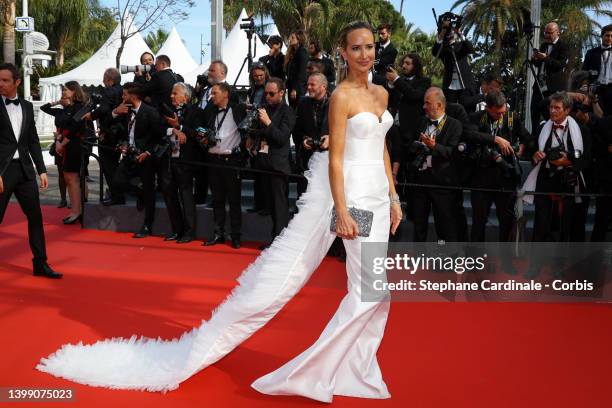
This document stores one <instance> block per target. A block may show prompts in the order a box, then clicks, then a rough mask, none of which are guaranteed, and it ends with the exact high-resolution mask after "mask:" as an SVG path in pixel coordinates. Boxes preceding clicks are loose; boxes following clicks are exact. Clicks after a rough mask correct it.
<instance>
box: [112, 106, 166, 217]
mask: <svg viewBox="0 0 612 408" xmlns="http://www.w3.org/2000/svg"><path fill="white" fill-rule="evenodd" d="M130 117H131V113H128V114H127V115H122V116H118V117H117V118H116V120H118V121H122V122H123V123H124V128H125V129H126V132H125V133H124V134H123V135H122V138H121V141H123V142H129V134H128V133H127V131H128V128H129V121H130ZM133 126H134V144H135V146H136V148H137V149H138V150H139V151H141V152H149V153H150V154H153V153H154V152H155V148H156V146H157V145H158V144H159V143H160V141H161V136H162V130H163V124H162V121H161V118H160V115H159V113H158V112H157V111H156V110H155V109H154V108H153V107H151V106H149V105H147V104H146V103H142V102H141V103H140V107H139V109H138V112H137V114H136V116H135V123H134V125H133ZM155 161H156V159H155V158H154V157H153V156H149V157H148V158H146V159H145V160H144V161H143V162H142V163H134V162H132V161H131V160H127V159H125V158H124V159H123V160H121V163H119V167H118V168H117V171H116V172H115V177H114V179H113V187H114V188H115V190H116V191H122V192H124V191H133V190H134V186H132V185H130V178H131V177H132V176H133V175H138V176H139V177H140V178H141V180H142V190H137V192H138V193H139V194H141V199H142V200H143V202H144V207H145V219H144V224H145V225H146V226H148V227H149V228H151V227H152V225H153V218H154V216H155V172H156V168H157V165H156V163H155Z"/></svg>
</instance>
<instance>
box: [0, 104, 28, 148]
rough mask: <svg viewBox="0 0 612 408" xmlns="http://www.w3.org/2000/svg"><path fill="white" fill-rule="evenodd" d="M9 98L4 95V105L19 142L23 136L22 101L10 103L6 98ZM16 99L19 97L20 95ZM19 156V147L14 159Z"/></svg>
mask: <svg viewBox="0 0 612 408" xmlns="http://www.w3.org/2000/svg"><path fill="white" fill-rule="evenodd" d="M7 99H8V98H7V97H5V96H3V97H2V102H4V106H6V112H7V113H8V116H9V119H10V120H11V127H12V128H13V133H14V134H15V139H17V143H19V137H20V136H21V123H22V122H23V112H22V110H21V103H20V104H19V105H14V104H12V103H11V104H8V105H7V103H6V100H7ZM16 99H19V98H18V97H17V98H16ZM18 158H19V149H17V150H15V154H14V155H13V159H18Z"/></svg>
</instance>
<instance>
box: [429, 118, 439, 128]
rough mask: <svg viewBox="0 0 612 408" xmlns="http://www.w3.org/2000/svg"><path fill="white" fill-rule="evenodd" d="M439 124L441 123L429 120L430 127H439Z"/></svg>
mask: <svg viewBox="0 0 612 408" xmlns="http://www.w3.org/2000/svg"><path fill="white" fill-rule="evenodd" d="M439 123H440V122H438V121H437V120H431V119H430V120H429V126H436V127H437V126H438V124H439Z"/></svg>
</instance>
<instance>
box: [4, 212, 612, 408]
mask: <svg viewBox="0 0 612 408" xmlns="http://www.w3.org/2000/svg"><path fill="white" fill-rule="evenodd" d="M64 216H66V210H57V209H55V208H51V207H45V208H44V219H45V228H46V233H47V245H48V252H49V258H50V262H51V264H52V266H53V267H54V268H55V269H57V270H58V271H61V272H63V273H64V274H65V276H64V279H62V280H59V281H54V280H48V279H43V278H35V277H33V276H32V275H31V260H30V257H31V255H30V251H29V248H28V245H27V239H26V237H27V233H26V231H27V229H26V222H25V217H24V216H23V215H22V213H21V211H20V209H19V207H18V206H17V205H15V204H11V205H10V208H9V210H8V212H7V214H6V216H5V219H4V222H3V223H2V225H1V226H0V280H1V283H0V333H1V334H0V348H1V350H2V351H1V353H0V354H1V356H2V357H1V369H0V387H9V386H10V387H41V388H50V387H53V388H67V387H71V388H73V389H74V390H75V393H76V401H74V402H64V403H46V404H43V405H44V406H49V407H52V406H66V407H77V406H78V407H115V408H116V407H173V408H174V407H242V406H245V407H246V406H248V407H287V406H298V407H299V406H302V407H308V406H323V405H326V404H322V403H318V402H316V401H311V400H308V399H305V398H300V397H272V396H266V395H261V394H259V393H258V392H256V391H255V390H253V389H251V388H250V384H251V382H252V381H253V380H255V379H256V378H258V377H259V376H261V375H263V374H265V373H267V372H269V371H272V370H274V369H276V368H277V367H279V366H280V365H282V364H283V363H284V362H286V361H287V360H289V359H290V358H292V357H293V356H295V355H297V354H298V353H300V352H301V351H303V350H304V349H305V348H307V347H308V346H309V345H310V344H312V343H313V342H314V341H315V339H316V338H317V337H318V336H319V334H320V332H321V330H322V329H323V327H324V326H325V324H326V323H327V321H328V320H329V318H330V317H331V316H332V314H333V312H334V310H335V309H336V307H337V305H338V303H339V302H340V299H341V298H342V297H343V295H344V291H345V284H346V282H345V281H346V277H345V272H344V265H343V264H342V263H340V262H339V261H337V260H336V259H332V258H329V259H326V260H325V261H324V262H323V264H322V266H321V267H320V268H319V269H318V270H317V271H316V272H315V274H314V275H313V278H312V279H311V281H310V282H309V283H308V285H307V286H306V287H305V288H304V289H303V290H302V291H301V292H300V293H299V294H298V295H297V296H296V297H295V298H294V299H293V300H292V301H291V302H290V303H289V304H287V306H286V307H285V308H284V309H283V310H282V311H281V312H280V313H279V314H278V315H277V317H276V318H274V319H273V320H272V321H271V322H270V323H269V324H268V325H266V326H265V327H264V328H263V329H261V330H260V331H259V332H257V333H256V334H255V335H254V336H253V337H251V338H250V339H249V340H248V341H246V342H245V343H243V344H242V345H241V346H240V347H238V348H237V349H236V350H235V351H234V352H233V353H231V354H230V355H228V356H227V357H226V358H224V359H222V360H221V361H220V362H218V363H217V364H215V365H214V366H211V367H209V368H207V369H205V370H204V371H202V372H200V373H199V374H197V375H195V376H194V377H192V378H191V379H189V380H188V381H186V382H184V383H183V384H182V385H181V386H180V388H179V389H178V390H175V391H172V392H169V393H167V394H165V395H164V394H160V393H147V392H138V391H118V390H108V389H102V388H91V387H86V386H82V385H78V384H74V383H71V382H68V381H65V380H62V379H58V378H55V377H52V376H50V375H48V374H45V373H41V372H38V371H36V370H35V369H34V367H35V365H36V364H37V362H38V360H39V359H40V358H41V357H44V356H47V355H48V354H49V353H51V352H53V351H54V350H56V349H57V348H58V347H59V346H61V345H62V344H64V343H66V342H77V341H79V340H83V341H84V342H94V341H96V340H98V339H101V338H106V337H113V336H124V337H125V336H131V335H132V334H142V335H145V336H161V337H162V338H172V337H175V336H178V335H179V334H180V333H182V332H183V331H185V330H188V329H190V328H191V327H192V326H194V325H198V324H199V322H200V321H201V320H202V319H207V318H208V317H209V315H210V312H211V310H212V309H213V308H214V307H215V306H216V305H217V304H218V303H219V302H221V301H222V300H223V299H224V298H225V297H226V296H227V294H228V293H229V292H230V290H231V288H232V287H233V286H234V285H235V278H236V277H237V276H238V274H239V273H240V272H241V271H242V269H243V268H245V267H246V266H247V265H248V264H249V263H250V262H252V261H253V260H254V259H255V257H256V256H257V255H258V254H259V251H258V250H257V249H255V248H256V245H255V244H252V245H248V244H247V245H246V247H244V248H242V249H240V250H233V249H231V248H230V247H229V246H227V245H218V246H215V247H212V248H204V247H202V246H200V242H193V243H191V244H188V245H184V246H180V245H177V244H174V243H164V242H163V241H162V239H161V238H159V237H151V238H146V239H142V240H135V239H132V238H131V236H130V234H123V233H121V234H120V233H113V232H100V231H91V230H81V229H80V228H79V227H78V226H74V225H73V226H64V225H61V219H62V218H63V217H64ZM611 345H612V305H608V304H527V303H394V304H393V305H392V307H391V315H390V319H389V322H388V324H387V331H386V335H385V338H384V341H383V343H382V346H381V348H380V350H379V353H378V355H379V361H380V365H381V368H382V371H383V374H384V378H385V380H386V382H387V385H388V386H389V390H390V392H391V394H392V395H393V397H392V398H391V399H390V400H382V401H376V400H362V399H356V398H346V397H336V398H335V399H334V406H337V407H362V406H364V407H470V408H474V407H487V408H492V407H495V408H500V407H513V408H514V407H555V408H559V407H572V408H574V407H588V408H594V407H610V406H611V405H612V394H611V393H610V381H611V380H612V376H611V374H610V373H611V372H612V351H611V347H612V346H611ZM0 405H8V404H2V403H0ZM15 406H42V405H40V404H38V403H25V404H21V405H19V404H17V405H15Z"/></svg>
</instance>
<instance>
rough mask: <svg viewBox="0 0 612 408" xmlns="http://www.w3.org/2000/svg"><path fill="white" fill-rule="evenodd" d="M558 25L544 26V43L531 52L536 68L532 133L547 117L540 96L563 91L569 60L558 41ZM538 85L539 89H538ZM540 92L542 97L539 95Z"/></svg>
mask: <svg viewBox="0 0 612 408" xmlns="http://www.w3.org/2000/svg"><path fill="white" fill-rule="evenodd" d="M559 36H560V31H559V25H558V24H557V23H555V22H551V23H548V24H546V27H544V42H543V43H542V45H540V49H539V50H536V49H534V50H533V56H532V57H531V63H532V64H533V66H534V67H535V68H536V76H537V77H536V81H537V83H534V85H533V96H532V97H531V124H532V127H531V129H532V131H535V130H536V129H538V128H539V127H540V118H541V117H542V115H544V116H546V117H547V116H548V112H546V111H545V107H544V106H545V105H543V103H542V96H543V97H544V98H547V97H548V96H550V95H552V94H553V93H555V92H559V91H564V90H565V89H566V86H565V67H566V66H567V62H568V59H569V49H568V47H567V45H566V44H565V43H564V42H563V41H562V40H561V39H560V37H559ZM538 84H539V88H538ZM540 91H542V95H541V94H540Z"/></svg>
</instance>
